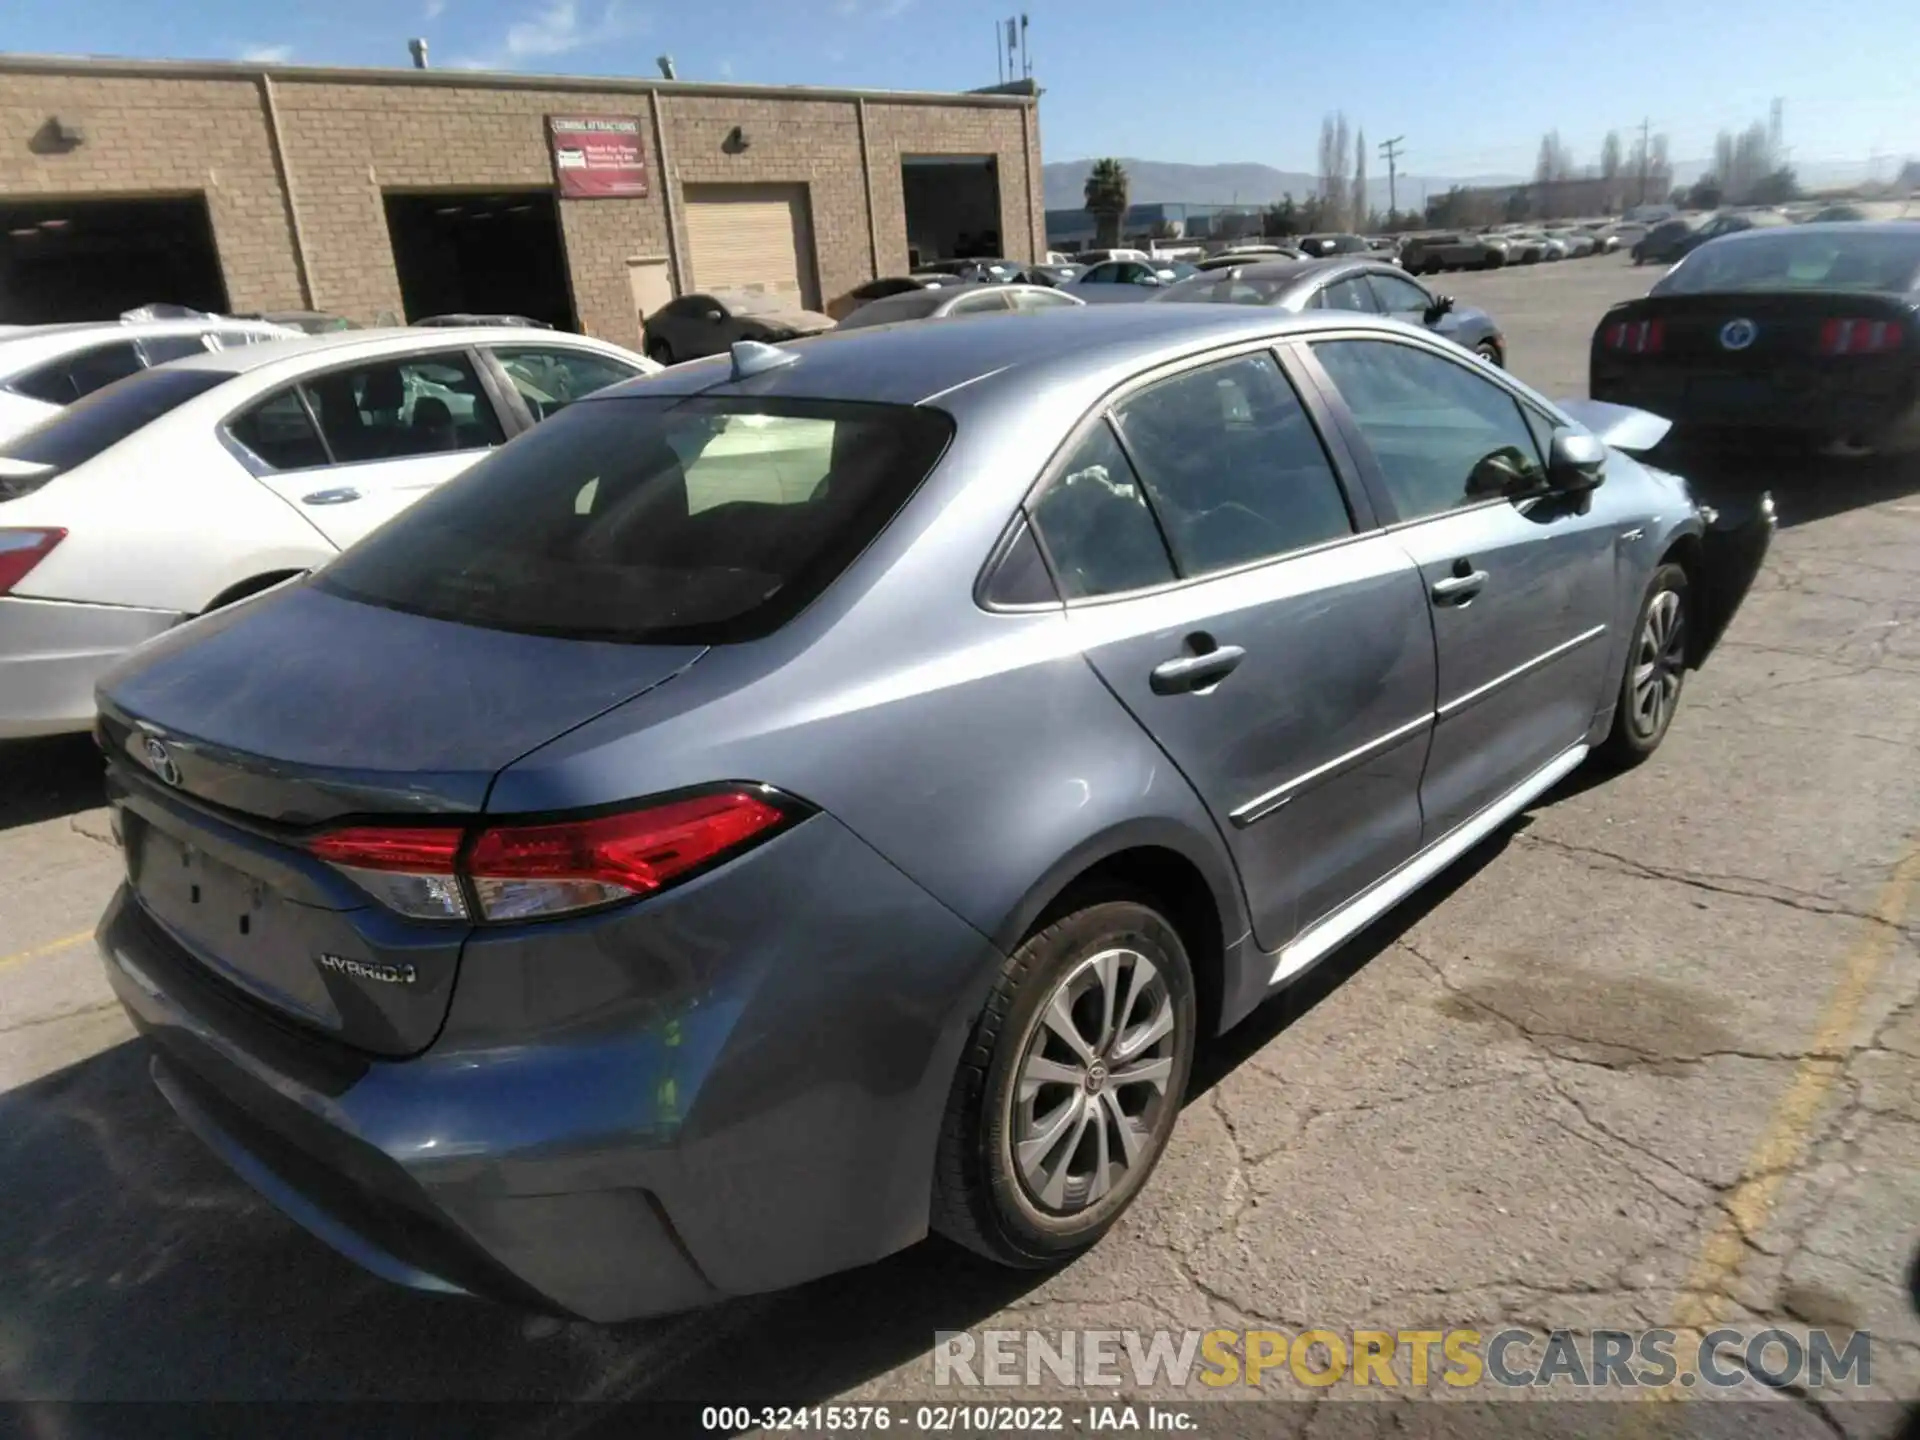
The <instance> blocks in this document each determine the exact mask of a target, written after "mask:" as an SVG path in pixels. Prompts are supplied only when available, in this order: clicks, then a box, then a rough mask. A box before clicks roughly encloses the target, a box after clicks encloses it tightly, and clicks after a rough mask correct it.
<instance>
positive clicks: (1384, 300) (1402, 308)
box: [1367, 275, 1432, 317]
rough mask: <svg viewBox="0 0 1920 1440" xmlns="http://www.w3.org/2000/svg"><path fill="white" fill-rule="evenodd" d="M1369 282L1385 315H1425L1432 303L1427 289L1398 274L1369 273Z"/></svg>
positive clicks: (1375, 298) (1381, 311) (1374, 296)
mask: <svg viewBox="0 0 1920 1440" xmlns="http://www.w3.org/2000/svg"><path fill="white" fill-rule="evenodd" d="M1367 284H1368V285H1369V286H1370V287H1371V288H1372V290H1373V298H1374V300H1375V301H1376V302H1377V303H1378V304H1379V306H1380V313H1381V314H1383V315H1393V316H1397V317H1405V316H1408V315H1412V316H1415V317H1424V316H1425V315H1426V313H1427V306H1428V305H1429V304H1431V303H1432V301H1431V300H1430V299H1429V298H1428V296H1427V292H1426V291H1424V290H1422V289H1421V288H1420V287H1419V286H1418V285H1416V284H1414V283H1413V282H1412V281H1411V280H1402V279H1401V278H1400V277H1399V276H1397V275H1369V276H1367Z"/></svg>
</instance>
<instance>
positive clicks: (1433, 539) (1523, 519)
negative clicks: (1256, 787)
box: [1304, 334, 1615, 842]
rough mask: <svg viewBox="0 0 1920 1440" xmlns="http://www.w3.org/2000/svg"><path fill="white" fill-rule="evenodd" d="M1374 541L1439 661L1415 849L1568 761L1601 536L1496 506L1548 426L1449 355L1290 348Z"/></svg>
mask: <svg viewBox="0 0 1920 1440" xmlns="http://www.w3.org/2000/svg"><path fill="white" fill-rule="evenodd" d="M1304 348H1305V349H1306V350H1307V351H1308V352H1309V353H1310V354H1311V356H1312V359H1313V362H1314V363H1315V364H1316V365H1317V367H1318V369H1319V371H1320V373H1321V375H1322V376H1323V377H1324V381H1325V382H1326V383H1327V387H1328V390H1329V393H1330V394H1331V395H1333V396H1334V397H1336V398H1337V400H1338V401H1339V402H1340V403H1339V404H1338V406H1337V409H1336V413H1338V414H1339V415H1340V416H1341V419H1342V422H1343V425H1344V426H1345V427H1346V428H1347V430H1348V435H1349V439H1350V441H1351V444H1352V448H1353V449H1354V451H1355V453H1356V454H1357V455H1358V456H1359V457H1360V458H1361V461H1362V467H1363V473H1364V475H1365V476H1366V479H1367V485H1368V489H1369V491H1370V493H1371V494H1372V496H1373V501H1374V506H1375V509H1376V511H1378V512H1379V513H1380V514H1381V515H1382V517H1383V519H1386V520H1388V521H1389V522H1390V523H1391V529H1390V536H1391V539H1392V540H1393V541H1394V542H1395V543H1397V544H1399V545H1401V546H1404V547H1405V550H1406V553H1407V554H1408V555H1409V556H1410V557H1411V558H1412V559H1413V560H1414V562H1415V563H1416V564H1417V565H1418V566H1419V567H1420V574H1421V578H1422V581H1423V588H1424V591H1425V594H1424V597H1423V598H1424V600H1425V603H1426V604H1427V606H1428V608H1429V610H1430V613H1431V615H1432V625H1433V633H1434V640H1435V645H1436V648H1437V651H1438V654H1439V684H1438V688H1437V691H1436V693H1435V697H1434V704H1433V709H1434V711H1435V715H1436V719H1435V725H1434V733H1433V753H1432V757H1431V758H1430V759H1429V760H1428V762H1427V770H1426V775H1425V777H1424V779H1423V780H1422V782H1421V791H1420V794H1421V804H1422V808H1423V810H1424V813H1425V816H1426V839H1427V841H1428V842H1432V841H1434V840H1438V839H1439V838H1440V837H1441V836H1443V835H1444V834H1446V832H1447V831H1449V830H1451V829H1453V828H1454V827H1455V826H1457V825H1459V824H1460V823H1461V822H1463V821H1465V820H1468V819H1470V818H1472V817H1473V816H1474V815H1475V814H1476V813H1477V812H1479V811H1480V810H1483V809H1485V808H1486V807H1487V806H1489V805H1491V804H1492V803H1493V802H1495V801H1497V800H1499V799H1500V798H1501V797H1502V796H1504V795H1506V794H1507V793H1508V792H1510V791H1512V790H1514V789H1516V788H1517V787H1519V786H1520V785H1522V784H1524V783H1526V782H1527V781H1528V780H1529V779H1530V778H1531V777H1533V776H1535V775H1536V774H1538V773H1539V772H1541V771H1542V770H1544V769H1545V767H1547V766H1548V765H1549V764H1550V763H1551V762H1553V761H1555V760H1556V759H1558V758H1559V757H1561V756H1563V755H1564V754H1565V753H1566V752H1567V751H1568V750H1569V749H1570V748H1571V747H1573V746H1575V745H1578V744H1580V743H1581V742H1582V741H1583V740H1584V739H1585V737H1586V735H1587V733H1588V731H1589V730H1590V729H1591V727H1592V725H1593V722H1594V718H1595V713H1596V711H1597V710H1598V709H1599V707H1601V706H1602V705H1603V704H1604V703H1605V693H1604V692H1606V690H1607V689H1608V683H1607V679H1608V677H1607V675H1606V673H1605V672H1606V670H1607V667H1608V663H1609V662H1608V654H1609V650H1610V647H1609V645H1608V644H1607V639H1608V637H1607V635H1606V631H1607V627H1608V624H1609V623H1610V621H1611V619H1612V610H1613V597H1614V594H1615V580H1614V568H1615V560H1614V527H1613V526H1611V525H1609V524H1607V523H1605V522H1604V521H1602V520H1601V519H1600V518H1599V517H1598V515H1597V514H1596V513H1594V507H1592V506H1591V504H1590V503H1589V502H1587V501H1586V500H1584V499H1568V498H1567V497H1547V496H1539V497H1536V498H1532V499H1514V498H1508V493H1510V492H1508V493H1503V486H1506V485H1507V484H1508V482H1510V481H1515V480H1518V481H1523V482H1525V481H1528V480H1535V481H1537V480H1538V479H1539V478H1540V477H1541V476H1542V475H1543V473H1544V465H1545V460H1546V453H1545V452H1546V447H1547V442H1548V437H1549V436H1550V434H1551V430H1552V421H1551V420H1550V419H1549V418H1548V417H1547V416H1545V415H1543V414H1541V413H1540V412H1539V411H1537V410H1535V409H1534V408H1533V407H1532V405H1531V404H1530V402H1527V401H1524V400H1522V399H1521V398H1520V397H1519V396H1517V395H1515V394H1514V393H1513V392H1512V391H1510V390H1508V389H1507V388H1506V387H1505V386H1504V385H1501V384H1499V383H1498V382H1497V381H1495V380H1493V379H1491V378H1489V375H1488V373H1487V372H1486V370H1485V369H1483V368H1479V367H1475V365H1474V363H1473V362H1472V361H1471V360H1470V359H1468V357H1466V356H1465V355H1461V356H1460V357H1459V358H1458V359H1455V358H1453V357H1452V356H1450V355H1443V354H1441V353H1440V352H1439V351H1438V350H1437V349H1435V348H1433V347H1432V345H1431V344H1429V343H1422V342H1420V341H1418V340H1412V339H1409V340H1405V341H1402V340H1397V339H1386V338H1383V337H1380V336H1378V335H1377V334H1376V335H1366V336H1362V335H1355V336H1351V337H1329V338H1328V339H1325V340H1315V341H1313V342H1311V343H1310V344H1308V345H1307V346H1305V347H1304Z"/></svg>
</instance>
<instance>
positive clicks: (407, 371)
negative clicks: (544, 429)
mask: <svg viewBox="0 0 1920 1440" xmlns="http://www.w3.org/2000/svg"><path fill="white" fill-rule="evenodd" d="M227 428H228V431H229V433H230V434H231V436H232V437H233V439H234V440H235V441H237V442H238V443H239V445H240V446H241V447H242V449H243V450H244V451H245V452H246V457H245V458H246V459H247V461H248V465H249V468H250V469H252V470H253V472H254V474H255V475H256V476H258V477H259V479H260V480H261V481H262V482H263V483H264V484H266V485H267V486H268V487H269V488H270V489H272V490H273V491H275V492H276V493H277V494H279V495H280V496H281V497H282V498H283V499H285V500H286V501H287V502H288V503H289V504H291V505H293V506H295V507H296V508H297V509H298V510H299V511H300V513H301V514H303V515H305V516H306V517H307V519H308V520H309V521H311V522H312V524H313V525H314V527H315V528H316V529H318V530H319V531H320V533H321V534H323V535H325V536H326V537H327V539H329V540H331V541H332V542H333V543H334V544H335V545H339V546H341V547H345V546H348V545H351V544H352V543H353V542H354V541H356V540H358V539H359V538H360V537H361V536H362V535H365V534H367V533H368V532H370V531H372V530H373V529H374V528H375V527H377V526H379V525H381V524H383V523H385V522H386V521H387V520H389V519H391V518H392V517H393V516H395V515H397V514H399V513H400V512H401V511H402V510H404V509H406V507H407V506H409V505H411V504H412V503H413V502H414V501H416V500H418V499H419V498H420V497H421V496H422V495H424V494H426V493H427V492H428V491H429V490H431V489H433V488H434V487H435V486H436V485H439V484H441V483H442V482H444V481H446V480H449V479H451V478H452V477H453V476H455V475H458V474H459V473H460V472H461V471H462V470H465V469H466V468H467V467H468V466H470V465H472V464H473V463H474V462H475V461H476V460H478V459H480V457H481V456H483V455H485V454H486V453H487V451H488V450H489V449H491V448H492V447H494V446H496V445H499V444H501V443H502V442H503V441H504V440H505V438H506V435H505V429H504V427H503V425H502V423H501V418H500V414H499V412H498V410H497V409H496V408H495V406H494V402H493V399H492V397H491V396H490V395H489V394H488V393H487V391H486V389H485V388H484V387H483V386H482V385H481V383H480V379H479V376H478V373H477V372H476V370H475V368H474V363H473V360H472V358H471V357H470V356H469V355H468V354H467V353H466V351H464V350H453V351H441V352H437V353H434V354H428V355H406V356H383V357H381V358H379V359H374V360H365V361H361V362H359V363H357V364H353V365H347V366H342V367H340V368H337V369H334V370H328V371H325V372H323V373H322V374H319V375H315V376H312V377H310V378H308V379H306V380H303V381H301V382H300V383H299V384H297V385H292V386H288V387H286V388H285V389H282V390H279V391H276V392H274V393H273V394H271V395H268V396H266V397H265V398H263V399H261V400H259V401H256V402H255V403H254V404H252V405H250V406H248V407H247V408H246V409H244V410H243V411H241V412H240V413H239V414H238V415H236V416H234V417H233V419H232V420H230V421H229V422H228V426H227Z"/></svg>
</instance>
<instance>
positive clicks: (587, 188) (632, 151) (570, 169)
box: [547, 115, 647, 200]
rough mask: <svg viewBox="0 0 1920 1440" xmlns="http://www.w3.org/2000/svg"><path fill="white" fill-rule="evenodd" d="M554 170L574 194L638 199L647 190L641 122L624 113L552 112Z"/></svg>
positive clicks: (566, 195) (565, 191) (568, 194)
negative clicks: (563, 113)
mask: <svg viewBox="0 0 1920 1440" xmlns="http://www.w3.org/2000/svg"><path fill="white" fill-rule="evenodd" d="M547 136H548V139H549V140H550V142H551V143H552V146H553V176H554V180H555V181H556V182H557V183H558V185H559V186H560V194H561V197H562V198H563V199H568V200H616V199H637V198H641V197H644V196H645V195H646V193H647V157H646V156H645V155H644V154H643V153H642V152H641V149H640V122H639V121H638V120H634V119H628V118H625V117H621V116H612V117H609V116H604V115H603V116H582V115H549V116H548V117H547Z"/></svg>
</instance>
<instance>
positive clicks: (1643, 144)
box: [1640, 116, 1653, 205]
mask: <svg viewBox="0 0 1920 1440" xmlns="http://www.w3.org/2000/svg"><path fill="white" fill-rule="evenodd" d="M1652 129H1653V122H1652V121H1651V120H1649V119H1647V118H1645V117H1644V116H1643V117H1642V118H1641V121H1640V203H1641V204H1642V205H1644V204H1646V203H1647V168H1648V167H1649V166H1650V165H1651V164H1652V163H1653V156H1652V155H1651V154H1650V153H1648V150H1647V144H1648V132H1649V131H1650V130H1652Z"/></svg>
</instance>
